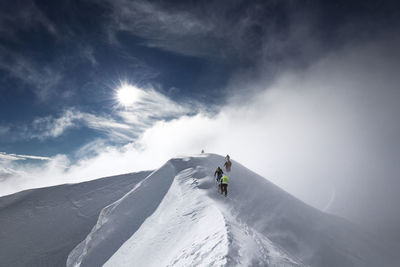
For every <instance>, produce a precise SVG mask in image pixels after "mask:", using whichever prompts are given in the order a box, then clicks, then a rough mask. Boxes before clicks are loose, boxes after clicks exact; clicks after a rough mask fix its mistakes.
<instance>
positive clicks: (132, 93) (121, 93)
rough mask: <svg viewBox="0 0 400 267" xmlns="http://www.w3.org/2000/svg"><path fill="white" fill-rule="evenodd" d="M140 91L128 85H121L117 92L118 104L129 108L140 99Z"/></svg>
mask: <svg viewBox="0 0 400 267" xmlns="http://www.w3.org/2000/svg"><path fill="white" fill-rule="evenodd" d="M140 95H141V91H140V89H138V88H137V87H135V86H133V85H129V84H124V85H122V86H121V87H120V88H119V89H118V90H117V99H118V102H119V103H120V104H121V105H123V106H125V107H128V106H131V105H133V104H134V103H135V102H137V101H138V100H139V99H140Z"/></svg>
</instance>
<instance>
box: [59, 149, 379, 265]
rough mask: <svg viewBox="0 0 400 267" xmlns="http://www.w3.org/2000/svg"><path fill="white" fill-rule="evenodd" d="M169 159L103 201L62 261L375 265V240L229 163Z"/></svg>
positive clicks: (209, 158)
mask: <svg viewBox="0 0 400 267" xmlns="http://www.w3.org/2000/svg"><path fill="white" fill-rule="evenodd" d="M218 165H220V166H222V165H223V158H222V157H221V156H218V155H213V154H205V155H199V156H196V157H190V158H175V159H172V160H170V161H168V162H167V163H166V164H165V165H164V166H162V167H161V168H160V169H158V170H157V171H155V172H153V173H152V174H151V175H149V176H148V177H147V178H146V179H145V180H143V181H142V182H141V183H140V184H138V186H136V187H135V188H134V189H132V190H131V191H130V192H129V193H127V194H126V195H125V196H124V197H123V198H121V199H120V200H118V201H116V202H115V203H113V204H111V205H109V206H108V207H106V208H105V209H104V210H103V211H102V213H101V215H100V216H99V220H98V222H97V224H96V226H95V227H94V228H93V229H92V232H91V233H90V234H89V235H88V236H87V238H86V239H85V240H84V241H82V242H81V243H80V244H79V245H78V246H77V247H76V248H75V249H74V250H73V251H72V252H71V253H70V255H69V257H68V261H67V266H100V265H104V266H376V265H377V263H378V262H379V259H380V258H381V257H380V256H381V255H380V250H381V248H380V247H379V245H378V244H376V243H375V242H374V240H372V239H370V238H369V237H368V236H367V235H364V233H361V232H359V231H358V230H356V228H355V227H353V226H352V225H351V224H350V223H348V222H346V221H344V220H342V219H340V218H337V217H335V216H331V215H327V214H324V213H322V212H320V211H317V210H315V209H313V208H311V207H309V206H307V205H306V204H304V203H302V202H301V201H299V200H297V199H296V198H294V197H292V196H290V195H289V194H287V193H286V192H284V191H283V190H281V189H279V188H278V187H276V186H275V185H273V184H272V183H270V182H268V181H267V180H266V179H264V178H262V177H260V176H259V175H257V174H255V173H253V172H251V171H250V170H248V169H246V168H245V167H243V166H241V165H240V164H239V163H237V162H233V167H232V171H231V172H230V173H229V177H230V184H229V186H228V191H229V196H228V197H227V198H225V197H224V196H222V195H220V194H219V193H217V192H216V185H215V182H214V178H213V177H212V175H213V173H214V171H215V169H216V167H217V166H218Z"/></svg>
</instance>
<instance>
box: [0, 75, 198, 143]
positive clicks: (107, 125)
mask: <svg viewBox="0 0 400 267" xmlns="http://www.w3.org/2000/svg"><path fill="white" fill-rule="evenodd" d="M122 87H125V88H127V89H128V90H131V91H132V93H133V94H134V95H135V99H133V100H132V101H130V103H129V105H122V104H121V103H115V106H114V110H113V112H112V113H111V114H105V113H98V114H94V113H89V112H83V111H80V110H78V109H77V108H67V109H65V110H64V111H63V112H62V113H61V114H60V115H59V116H46V117H39V118H35V119H34V120H33V121H32V122H31V123H29V124H26V125H13V126H0V135H3V136H4V135H10V134H11V133H13V134H14V137H13V138H14V139H16V140H21V139H25V140H26V139H38V140H41V141H44V140H47V139H54V138H58V137H60V136H62V135H63V134H65V133H66V132H67V131H69V130H73V129H77V128H88V129H92V130H95V131H97V132H99V133H103V134H105V136H107V138H108V140H109V141H114V142H119V143H121V142H122V143H126V142H132V141H134V140H135V139H136V138H137V137H138V136H139V135H140V134H141V133H142V132H143V131H145V130H146V129H148V128H149V127H151V126H152V125H153V124H154V123H156V122H157V121H160V120H166V121H168V120H172V119H174V118H178V117H180V116H183V115H190V114H195V113H197V112H198V111H199V110H201V109H202V105H201V104H199V103H198V102H196V101H193V100H186V101H185V102H184V103H182V104H181V103H177V102H175V101H173V100H172V99H170V98H169V97H167V96H166V95H164V94H163V93H161V92H159V91H157V90H156V89H155V88H154V87H152V86H151V85H147V86H144V87H143V88H140V87H137V86H134V85H130V84H128V83H126V82H122V83H121V84H120V85H119V88H116V89H115V94H118V90H120V88H122ZM116 98H117V97H116ZM115 101H116V102H118V99H115Z"/></svg>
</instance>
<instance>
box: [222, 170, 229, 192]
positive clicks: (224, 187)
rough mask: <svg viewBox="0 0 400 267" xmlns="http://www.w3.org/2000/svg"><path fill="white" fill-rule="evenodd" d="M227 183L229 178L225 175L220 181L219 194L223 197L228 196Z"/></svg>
mask: <svg viewBox="0 0 400 267" xmlns="http://www.w3.org/2000/svg"><path fill="white" fill-rule="evenodd" d="M228 182H229V178H228V176H227V175H224V176H222V179H221V194H224V193H225V196H227V195H228Z"/></svg>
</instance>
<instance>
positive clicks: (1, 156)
mask: <svg viewBox="0 0 400 267" xmlns="http://www.w3.org/2000/svg"><path fill="white" fill-rule="evenodd" d="M26 159H37V160H50V158H49V157H42V156H32V155H18V154H8V153H5V152H0V160H26Z"/></svg>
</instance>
